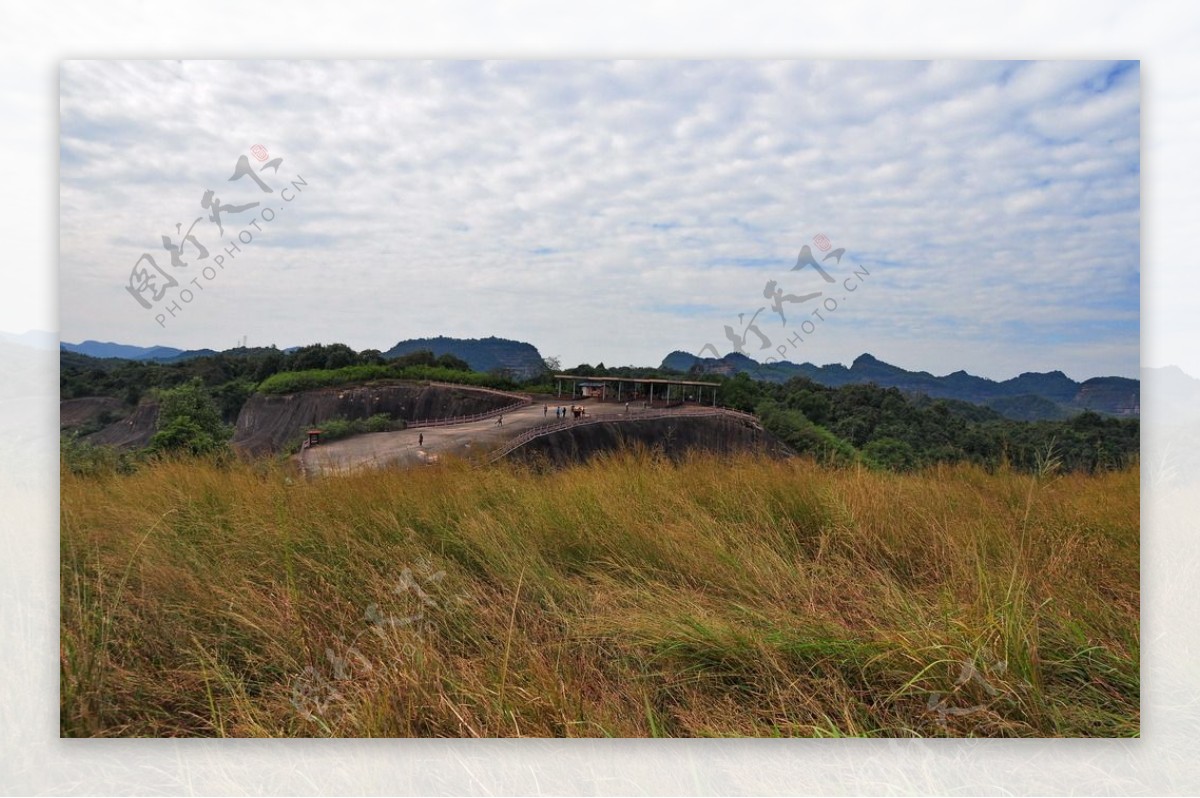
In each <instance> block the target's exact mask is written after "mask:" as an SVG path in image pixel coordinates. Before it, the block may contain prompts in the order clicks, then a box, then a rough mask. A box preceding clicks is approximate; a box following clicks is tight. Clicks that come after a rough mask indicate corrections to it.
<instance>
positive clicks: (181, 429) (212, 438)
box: [150, 378, 233, 455]
mask: <svg viewBox="0 0 1200 798" xmlns="http://www.w3.org/2000/svg"><path fill="white" fill-rule="evenodd" d="M232 434H233V430H232V429H230V428H229V427H227V426H226V425H225V424H223V423H221V411H220V410H219V409H218V408H217V404H216V402H214V401H213V398H212V397H211V396H210V395H209V393H208V391H206V390H205V389H204V383H203V382H201V381H200V379H199V378H195V379H193V380H192V381H191V382H188V383H185V384H183V385H181V386H179V387H178V388H171V389H169V390H164V391H160V392H159V399H158V431H157V432H155V433H154V437H153V438H151V439H150V449H151V450H152V451H156V452H184V453H187V454H193V455H199V454H207V453H209V452H222V451H224V450H225V449H226V447H227V444H228V441H229V438H230V437H231V436H232Z"/></svg>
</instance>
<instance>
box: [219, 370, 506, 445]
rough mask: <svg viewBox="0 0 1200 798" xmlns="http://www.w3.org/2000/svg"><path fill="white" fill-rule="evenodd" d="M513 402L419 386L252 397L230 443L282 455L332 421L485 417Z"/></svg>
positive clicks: (477, 392) (467, 390) (487, 394)
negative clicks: (308, 431)
mask: <svg viewBox="0 0 1200 798" xmlns="http://www.w3.org/2000/svg"><path fill="white" fill-rule="evenodd" d="M512 401H513V397H509V396H504V395H502V394H497V393H490V392H487V391H480V390H472V389H471V388H465V387H464V388H458V387H455V388H449V387H444V386H440V385H426V384H424V383H418V382H403V383H400V382H398V383H392V384H386V385H371V386H359V387H348V388H322V389H319V390H315V391H302V392H300V393H295V394H285V395H282V396H268V395H265V394H255V395H254V396H251V397H250V399H249V400H248V401H247V402H246V404H245V405H243V407H242V411H241V413H239V414H238V419H237V424H236V426H235V428H234V434H233V440H232V444H233V446H234V447H235V448H237V449H238V450H239V451H241V452H244V453H246V454H252V455H258V454H266V453H269V452H276V451H280V450H282V449H283V448H285V447H286V446H287V445H288V444H289V443H291V442H292V441H294V440H296V439H297V438H298V437H299V436H300V435H301V434H302V433H303V431H304V429H305V428H307V427H311V426H314V425H315V426H319V425H320V424H321V422H323V421H326V420H328V419H331V418H346V419H362V418H370V417H371V416H373V415H376V414H378V413H386V414H387V415H389V416H391V417H392V418H394V419H400V420H404V421H423V420H426V419H435V418H449V417H452V416H466V415H473V414H475V413H486V412H488V411H491V410H497V409H499V408H502V407H504V406H506V405H508V404H511V403H512Z"/></svg>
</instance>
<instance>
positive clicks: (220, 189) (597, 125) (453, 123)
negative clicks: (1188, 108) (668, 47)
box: [59, 61, 1140, 379]
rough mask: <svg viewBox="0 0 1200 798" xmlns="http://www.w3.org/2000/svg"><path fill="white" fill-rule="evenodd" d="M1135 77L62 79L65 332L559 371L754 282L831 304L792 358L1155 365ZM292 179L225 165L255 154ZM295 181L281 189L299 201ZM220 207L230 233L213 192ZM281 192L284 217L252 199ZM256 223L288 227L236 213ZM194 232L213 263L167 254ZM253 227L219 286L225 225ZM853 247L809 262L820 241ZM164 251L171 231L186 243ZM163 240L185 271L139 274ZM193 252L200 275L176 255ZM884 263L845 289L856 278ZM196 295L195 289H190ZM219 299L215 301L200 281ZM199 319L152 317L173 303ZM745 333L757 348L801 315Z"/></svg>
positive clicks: (315, 72)
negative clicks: (469, 360) (426, 349)
mask: <svg viewBox="0 0 1200 798" xmlns="http://www.w3.org/2000/svg"><path fill="white" fill-rule="evenodd" d="M1139 73H1140V70H1139V68H1138V65H1137V64H1136V63H1132V62H1123V63H1122V62H1098V61H1062V62H1035V63H1026V62H975V61H937V62H873V61H872V62H854V61H837V62H804V61H800V62H796V61H727V62H722V61H717V62H677V61H646V62H609V61H580V62H536V61H518V62H452V61H432V62H419V61H392V62H286V61H277V62H241V63H239V62H174V61H172V62H65V63H64V64H63V66H62V69H61V80H60V86H61V128H60V129H61V140H60V155H61V162H60V281H59V296H60V323H61V334H62V338H63V340H68V341H77V340H81V339H83V338H98V339H102V340H116V341H121V342H125V343H136V344H143V345H149V344H165V345H170V346H178V347H183V348H189V347H202V346H209V347H214V348H225V347H228V346H232V345H233V344H234V342H235V340H236V339H238V338H240V337H241V336H242V335H246V336H248V338H249V342H250V343H251V344H269V343H275V344H278V345H280V346H291V345H299V344H305V343H311V342H315V341H323V342H332V341H343V342H345V343H348V344H350V345H351V346H354V347H356V348H359V349H362V348H368V347H371V348H380V349H386V348H388V347H389V346H391V345H392V344H394V343H395V342H396V341H398V340H401V339H403V338H410V337H419V336H432V335H451V336H460V337H481V336H487V335H498V336H503V337H509V338H516V339H519V340H526V341H529V342H531V343H533V344H534V345H536V346H537V347H538V348H539V349H540V350H541V351H542V353H543V354H544V355H556V356H559V357H560V358H562V360H563V362H564V363H565V364H567V365H573V364H575V363H579V362H591V363H596V362H600V361H603V362H605V363H606V364H608V365H616V364H626V363H634V364H657V363H658V362H659V361H660V360H661V358H662V357H663V356H664V355H665V354H667V353H668V352H670V351H672V350H675V349H682V350H686V351H691V352H698V351H699V350H700V349H701V348H702V347H703V346H704V345H705V344H707V343H712V344H713V345H714V346H715V347H716V348H717V349H719V350H720V351H721V352H726V351H728V349H729V342H728V341H727V340H726V337H725V334H724V327H725V326H726V325H732V326H735V327H736V326H738V314H745V316H746V317H747V318H748V317H749V316H751V315H752V314H753V313H754V312H755V311H756V310H757V309H758V308H760V307H764V306H769V304H770V303H769V300H767V299H765V298H764V294H763V291H764V287H765V283H766V282H767V281H768V280H775V281H776V282H777V283H778V286H779V287H780V288H782V289H783V290H784V292H785V293H790V294H794V295H801V294H806V293H810V292H814V291H826V292H827V293H826V294H825V296H823V297H822V299H824V298H827V297H836V298H837V299H839V300H840V301H839V304H838V308H837V310H836V312H832V313H825V314H824V318H823V319H822V320H821V321H820V323H819V324H816V325H815V327H814V332H813V333H812V334H808V335H805V336H803V337H804V341H803V344H800V345H795V346H792V347H790V348H788V349H787V354H786V357H787V358H788V359H791V360H796V361H811V362H815V363H819V364H823V363H830V362H844V363H848V362H849V361H850V360H852V359H853V358H854V357H855V356H856V355H858V354H860V353H862V352H871V353H872V354H874V355H876V356H877V357H880V358H882V359H884V360H887V361H889V362H893V363H896V364H898V365H902V366H905V367H907V368H912V369H924V370H928V371H931V372H933V373H937V374H944V373H949V372H952V371H956V370H958V369H966V370H967V371H969V372H972V373H975V374H982V375H985V376H989V377H994V378H999V379H1003V378H1007V377H1011V376H1014V375H1016V374H1018V373H1020V372H1023V371H1046V370H1051V369H1062V370H1063V371H1065V372H1066V373H1068V374H1069V375H1071V376H1072V377H1075V378H1086V377H1091V376H1096V375H1108V374H1119V375H1126V376H1136V372H1137V368H1138V340H1139V336H1138V333H1139V291H1138V285H1139V275H1140V263H1139V243H1140V242H1139V207H1140V195H1139V182H1140V168H1139V150H1140V140H1139V125H1140V120H1139V115H1140V101H1139V96H1140V93H1139V79H1140V74H1139ZM255 144H261V145H263V146H264V147H265V148H266V149H267V151H268V153H269V158H271V159H274V158H282V159H283V161H282V163H281V165H280V167H279V170H278V173H275V172H272V171H271V170H270V169H268V170H267V171H266V172H261V173H259V174H260V175H261V178H262V179H263V180H264V181H265V182H266V183H267V184H268V185H269V186H270V187H272V188H273V191H272V192H271V193H270V194H269V195H268V194H267V193H264V192H261V191H259V189H258V188H257V187H256V186H255V185H254V184H253V183H251V182H250V179H249V178H245V177H244V178H242V179H240V180H236V181H232V182H230V181H229V179H228V178H229V177H230V175H231V174H232V173H233V169H234V165H235V163H236V162H237V160H238V158H239V157H240V156H243V155H245V156H247V157H248V163H250V164H252V165H253V166H254V168H255V169H258V168H260V167H261V165H262V164H261V162H260V161H258V160H257V159H256V158H254V157H253V155H252V153H251V147H252V146H253V145H255ZM297 176H301V177H302V178H303V180H304V181H305V182H306V183H307V185H306V186H304V187H303V188H302V189H300V190H298V191H295V192H294V193H293V200H292V201H290V202H284V201H283V200H282V199H281V197H280V191H281V190H282V188H283V187H285V186H286V185H287V184H288V183H289V182H290V181H293V180H295V179H296V177H297ZM207 189H212V190H214V191H215V192H216V194H217V196H219V197H220V198H221V201H222V202H223V203H249V202H253V201H259V200H262V201H263V202H262V203H260V205H259V206H258V207H257V208H256V209H253V210H250V211H246V212H242V213H237V214H235V213H226V214H225V215H224V219H223V222H224V224H225V236H224V241H222V239H221V237H220V236H218V234H217V229H216V226H215V225H214V224H212V223H211V222H210V221H209V220H208V219H207V211H205V210H203V209H202V208H201V207H200V200H201V197H202V195H203V193H204V191H205V190H207ZM268 197H269V199H267V198H268ZM264 207H267V208H271V209H273V210H274V212H275V214H276V216H275V218H274V220H273V221H270V222H269V223H268V222H266V221H264V220H262V219H259V221H258V225H259V227H258V228H254V227H247V225H248V224H249V222H250V221H251V220H253V219H256V218H258V217H256V214H257V213H260V212H261V209H262V208H264ZM197 217H204V218H202V221H201V223H200V224H198V225H197V226H196V228H195V232H196V234H197V238H198V240H199V242H200V243H201V244H203V245H204V246H205V247H206V248H207V249H208V250H209V251H210V255H209V258H208V259H207V260H201V259H198V258H196V255H195V250H194V249H191V248H185V251H184V253H183V257H184V260H185V261H189V263H188V266H186V267H183V268H180V269H174V268H173V267H171V266H170V265H169V263H170V257H169V255H168V253H167V252H166V251H165V250H163V248H162V246H161V239H162V236H163V235H164V234H165V235H173V234H174V231H175V224H176V223H177V222H182V223H183V228H184V229H186V228H187V227H188V225H189V224H190V223H191V221H192V220H193V219H195V218H197ZM243 230H246V231H247V232H249V233H250V234H251V236H252V239H253V240H252V242H251V243H249V244H245V245H243V246H242V250H241V251H240V252H238V253H236V256H235V257H232V258H229V257H227V258H226V260H227V263H226V264H225V268H224V269H222V270H221V271H220V272H219V273H218V274H217V275H216V277H215V278H214V279H212V280H208V279H205V278H204V277H202V275H201V270H202V269H203V268H204V267H205V266H206V264H212V263H213V262H214V259H215V257H216V256H217V255H219V254H220V252H221V250H222V248H223V247H227V246H230V245H231V239H232V238H233V237H235V236H236V235H237V234H238V233H239V231H243ZM818 235H824V236H826V237H827V238H828V239H829V241H830V245H829V246H830V247H831V248H844V249H845V254H844V255H843V256H842V259H841V260H840V261H838V262H836V263H835V262H834V261H833V260H830V261H826V262H825V267H826V268H827V269H828V270H829V273H830V274H831V275H833V276H834V277H835V278H836V279H837V281H838V282H837V283H836V284H835V285H836V290H834V289H830V287H829V286H828V285H826V284H824V282H823V281H822V280H821V278H820V277H819V275H817V274H816V272H815V271H814V270H812V269H807V268H806V269H803V270H801V271H792V266H793V265H794V264H795V263H796V260H797V254H798V252H799V251H800V248H801V247H802V246H804V245H806V244H808V245H810V247H812V251H813V252H814V253H816V254H817V255H819V256H821V257H824V253H823V252H822V251H821V250H820V249H819V246H818V244H817V243H816V241H815V237H816V236H818ZM175 238H176V239H177V238H178V236H177V235H176V236H175ZM143 253H151V254H152V255H153V256H154V257H155V258H156V260H157V262H158V264H159V265H160V266H163V267H164V270H165V271H168V272H169V273H170V274H172V275H173V276H174V277H176V278H178V282H179V285H178V286H176V287H175V288H174V289H172V290H171V291H169V292H168V293H167V294H166V295H165V297H164V301H163V304H162V306H159V305H155V306H154V307H153V308H152V309H151V310H146V309H143V308H142V307H141V306H140V305H139V304H138V303H137V302H136V301H135V300H134V298H133V297H132V296H131V295H130V293H129V292H128V291H127V290H126V284H127V282H128V279H129V274H130V270H131V269H132V268H133V266H134V264H135V263H136V262H137V260H138V258H139V257H140V256H141V255H142V254H143ZM189 254H190V259H189ZM859 264H861V265H862V266H863V267H865V269H867V270H868V271H869V273H870V277H869V278H868V279H866V280H865V281H863V282H862V283H861V284H860V285H859V286H858V290H857V291H855V292H854V293H853V294H850V295H847V293H846V292H845V291H844V290H842V289H841V281H842V280H843V279H844V278H847V277H849V276H850V275H851V273H852V272H853V270H854V268H855V266H857V265H859ZM193 279H197V280H198V282H199V285H197V286H194V287H193V288H192V295H191V296H192V300H191V301H190V302H183V301H181V300H179V299H178V297H177V296H176V294H177V292H178V291H179V290H181V289H182V288H184V287H187V286H188V283H189V281H190V280H193ZM201 288H202V290H201ZM172 301H179V303H180V307H181V310H180V311H179V312H177V315H176V317H174V318H167V319H166V320H165V321H164V323H163V324H161V325H160V324H159V323H157V322H156V320H155V319H156V316H158V315H160V314H161V313H162V311H163V310H164V308H165V305H167V304H170V303H171V302H172ZM785 307H786V309H787V310H786V312H787V315H788V317H789V321H790V324H789V326H786V327H785V326H784V325H783V324H782V323H781V321H780V319H779V317H778V316H777V315H775V314H774V313H773V311H772V310H771V309H770V307H767V310H766V311H764V312H763V313H762V314H761V315H760V317H759V321H760V326H761V328H762V330H763V332H764V333H765V334H766V335H767V336H768V337H770V338H771V339H772V344H773V346H772V348H771V349H770V350H767V351H760V350H759V349H758V347H759V343H758V341H757V340H756V339H752V340H748V342H747V344H746V351H747V354H749V355H751V356H752V357H759V358H760V359H761V358H762V357H765V356H766V355H768V354H775V351H774V347H775V346H776V345H778V344H779V343H780V342H782V341H785V340H786V339H787V338H788V337H789V336H791V335H793V334H794V333H797V332H798V325H799V324H800V322H801V320H802V319H806V318H809V313H810V312H811V310H812V309H815V308H816V307H817V304H816V302H809V303H807V304H793V305H787V306H785Z"/></svg>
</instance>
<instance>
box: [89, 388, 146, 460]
mask: <svg viewBox="0 0 1200 798" xmlns="http://www.w3.org/2000/svg"><path fill="white" fill-rule="evenodd" d="M157 428H158V402H154V401H149V400H147V401H144V402H142V403H141V404H139V405H138V406H137V407H136V408H135V409H134V411H133V412H132V413H130V414H129V415H128V416H127V417H125V418H123V419H121V420H120V421H115V422H113V423H112V424H109V425H108V426H107V427H105V428H104V429H102V430H100V431H99V432H93V433H92V434H91V435H88V436H87V437H85V438H84V440H85V441H87V442H88V443H90V444H93V445H95V446H115V447H116V448H118V449H126V450H131V449H141V448H142V447H144V446H149V445H150V439H151V438H153V437H154V433H155V432H156V431H157Z"/></svg>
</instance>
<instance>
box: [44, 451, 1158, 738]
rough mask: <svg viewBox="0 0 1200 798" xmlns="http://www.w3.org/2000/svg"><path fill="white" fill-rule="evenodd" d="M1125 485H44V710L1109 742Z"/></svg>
mask: <svg viewBox="0 0 1200 798" xmlns="http://www.w3.org/2000/svg"><path fill="white" fill-rule="evenodd" d="M1138 530H1139V520H1138V475H1137V472H1136V471H1135V470H1132V469H1131V470H1126V471H1122V472H1115V473H1107V474H1102V475H1097V476H1084V475H1067V476H1056V475H1055V474H1054V473H1053V472H1052V469H1044V470H1043V472H1042V473H1040V474H1035V475H1032V476H1031V475H1022V474H1017V473H1014V472H1011V471H1005V470H1002V471H1000V472H999V473H995V474H988V473H986V472H984V471H983V470H980V469H977V468H974V467H969V466H965V465H964V466H954V467H941V468H936V469H931V470H927V471H922V472H917V473H913V474H903V475H901V474H890V473H878V472H871V471H867V470H864V469H861V468H847V469H841V470H836V469H824V468H821V467H820V466H817V465H815V464H813V463H811V462H807V461H802V460H794V461H790V462H775V461H769V460H763V459H756V458H752V457H735V458H717V457H712V456H697V457H693V458H691V459H688V460H686V461H684V462H682V463H675V464H673V463H671V462H669V461H666V460H664V459H661V458H658V457H656V456H654V455H652V454H649V453H646V452H634V453H625V454H621V455H617V456H612V457H606V458H598V459H595V460H593V461H591V462H590V463H588V464H587V465H583V466H578V467H575V468H571V469H567V470H563V471H558V472H549V473H543V472H539V471H535V470H533V469H523V468H521V467H518V466H512V465H499V466H496V467H492V468H488V469H483V470H476V469H471V468H469V467H468V466H467V465H466V464H463V463H455V462H449V463H445V464H442V465H439V466H436V467H430V468H425V469H419V470H409V471H387V470H383V471H377V472H372V473H362V474H356V475H353V476H349V477H345V478H337V479H332V478H331V479H324V480H317V481H312V482H305V481H302V480H300V479H297V478H296V477H295V476H294V475H292V474H291V473H289V472H288V471H287V470H286V469H285V468H283V467H282V466H278V465H273V464H269V463H266V462H259V463H239V464H225V465H218V464H208V463H205V462H202V461H176V462H171V461H168V462H161V463H157V464H155V465H153V466H152V467H149V468H146V469H143V470H140V471H138V472H137V473H134V474H131V475H118V474H112V475H94V474H93V475H80V474H74V473H71V472H70V471H68V470H64V472H63V474H62V544H61V545H62V640H61V648H62V666H61V682H62V690H61V702H62V705H61V731H62V734H64V735H66V736H81V735H150V736H163V735H201V736H259V735H269V736H296V735H300V736H313V735H317V736H320V735H339V736H384V735H387V736H395V735H421V736H516V735H531V736H685V735H686V736H706V735H713V736H724V735H756V736H779V735H782V736H793V735H802V736H842V735H864V736H914V735H920V736H944V735H952V736H959V735H988V736H1043V735H1054V736H1094V735H1098V736H1132V735H1137V734H1138V730H1139V703H1138V692H1139V681H1138V671H1139V662H1138V651H1139V648H1138Z"/></svg>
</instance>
